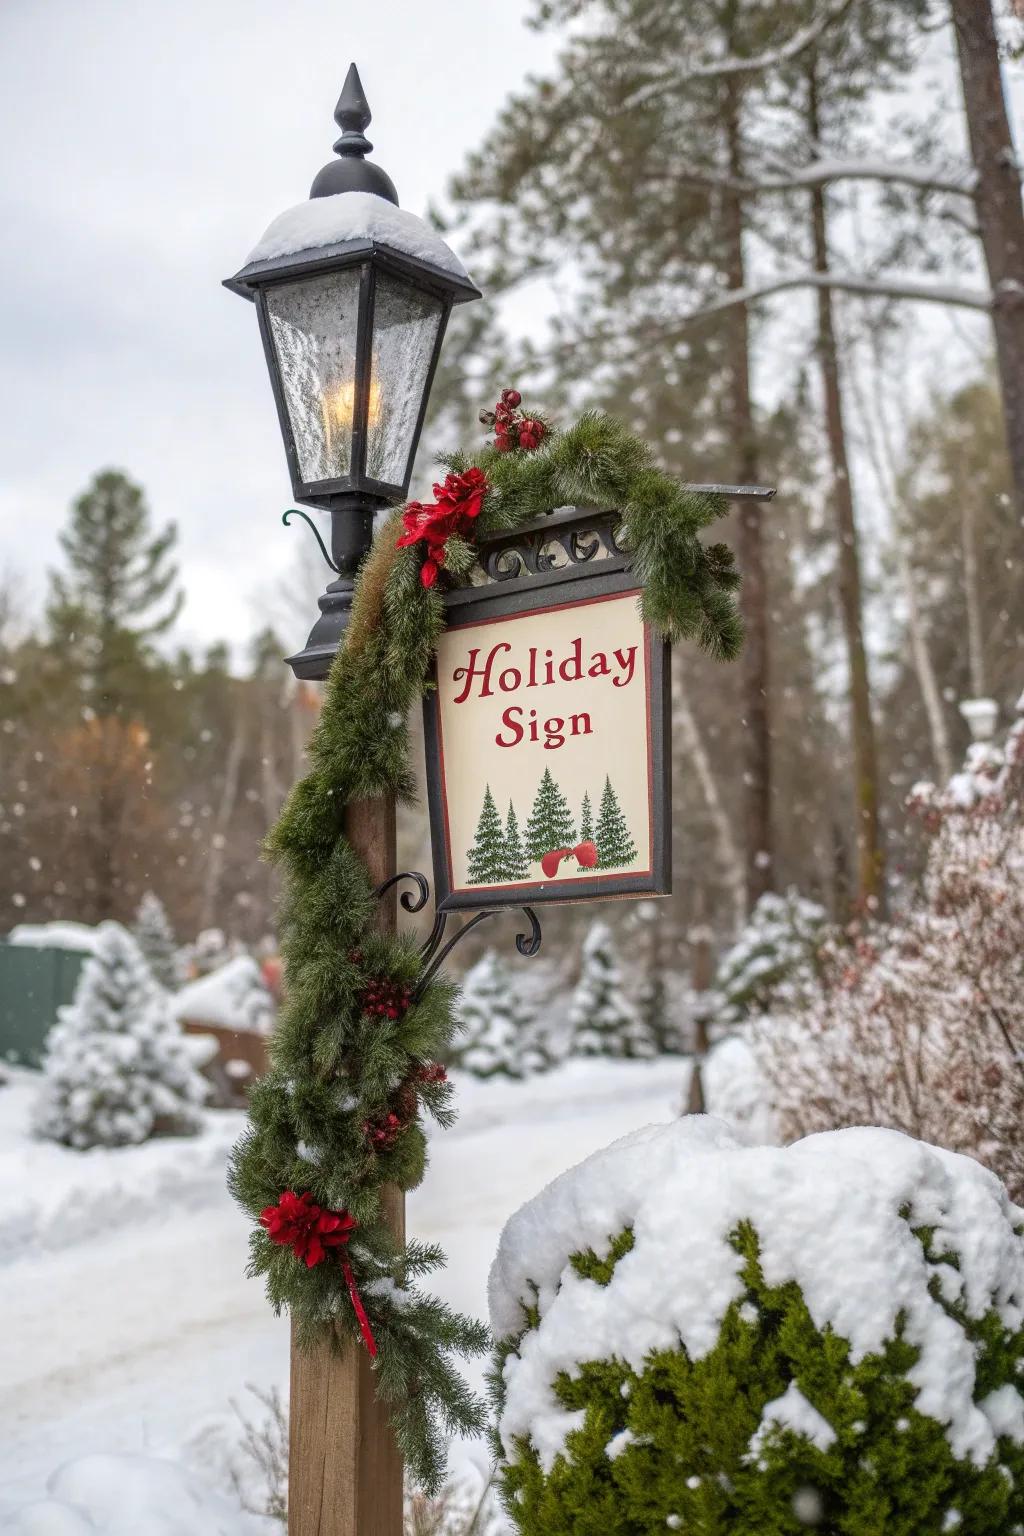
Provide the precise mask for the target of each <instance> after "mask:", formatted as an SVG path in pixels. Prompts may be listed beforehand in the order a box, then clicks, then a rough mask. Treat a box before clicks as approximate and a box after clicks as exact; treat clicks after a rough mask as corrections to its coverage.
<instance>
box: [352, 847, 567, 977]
mask: <svg viewBox="0 0 1024 1536" xmlns="http://www.w3.org/2000/svg"><path fill="white" fill-rule="evenodd" d="M403 880H411V881H412V882H413V884H414V885H415V887H416V889H415V892H413V891H403V893H402V895H401V896H400V897H399V903H400V905H401V907H402V909H403V911H405V912H422V910H423V908H424V907H425V906H426V904H427V902H428V901H429V900H430V883H429V881H428V880H427V877H426V875H421V874H420V872H419V871H418V870H405V871H403V872H402V874H400V875H392V876H391V878H390V879H389V880H385V881H384V883H383V884H382V885H379V886H378V887H377V889H376V890H375V891H374V895H375V896H377V897H380V896H384V895H386V894H387V892H388V891H390V890H391V889H392V887H393V886H396V885H398V884H399V883H400V882H401V881H403ZM509 910H513V911H514V910H518V911H521V912H522V913H523V915H524V917H525V918H526V920H527V922H528V923H529V925H530V926H529V929H528V931H526V932H521V933H517V934H516V949H517V950H518V951H519V953H520V954H521V955H523V956H525V957H526V958H527V959H532V958H533V956H534V955H536V954H538V953H539V951H540V946H541V942H542V937H543V936H542V934H541V927H540V922H539V920H538V918H537V914H536V912H535V911H534V910H533V908H532V907H521V908H518V909H517V908H512V909H509V908H507V907H487V908H485V910H484V911H482V912H475V913H474V914H473V916H472V917H471V918H470V919H469V921H468V922H467V923H463V925H462V927H461V928H460V929H459V930H458V932H457V933H455V934H453V935H452V937H451V938H450V939H449V940H448V942H447V943H446V944H444V945H442V942H441V941H442V939H443V938H444V933H445V928H446V927H447V924H448V916H449V914H448V913H447V912H438V914H437V916H436V917H435V918H434V925H433V927H432V928H431V930H430V933H429V934H428V935H427V938H426V939H425V941H424V943H423V944H422V945H421V946H420V962H421V964H422V967H423V969H422V970H421V972H420V978H419V981H418V982H417V983H416V987H415V988H414V990H413V1001H414V1002H418V1001H419V999H420V998H421V997H422V996H423V993H424V991H425V990H426V988H427V987H428V986H429V985H430V983H431V982H432V981H433V979H434V977H435V976H436V975H437V973H438V971H439V970H440V969H441V967H442V965H443V964H444V962H445V961H446V960H447V958H448V956H449V955H450V954H451V952H452V950H453V949H454V948H455V946H456V944H458V942H459V940H460V939H462V938H464V937H465V936H466V934H467V933H469V932H471V930H472V929H474V928H476V927H478V926H479V924H480V923H483V922H486V920H487V919H488V918H489V917H497V916H498V915H499V913H501V912H505V911H509Z"/></svg>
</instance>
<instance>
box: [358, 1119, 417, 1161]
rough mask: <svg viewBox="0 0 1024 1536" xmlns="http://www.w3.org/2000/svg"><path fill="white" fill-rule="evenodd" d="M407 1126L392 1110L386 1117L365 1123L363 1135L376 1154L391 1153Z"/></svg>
mask: <svg viewBox="0 0 1024 1536" xmlns="http://www.w3.org/2000/svg"><path fill="white" fill-rule="evenodd" d="M407 1124H408V1122H407V1121H405V1120H403V1119H402V1118H401V1116H400V1115H396V1114H395V1113H394V1111H393V1110H392V1111H389V1113H388V1114H386V1115H378V1116H377V1118H376V1119H375V1120H366V1121H364V1122H363V1134H364V1136H365V1137H366V1139H367V1141H368V1142H369V1143H370V1146H371V1147H372V1148H373V1150H374V1151H375V1152H390V1150H391V1148H392V1147H393V1146H394V1144H395V1142H396V1141H397V1140H398V1138H399V1136H401V1134H402V1132H403V1131H404V1130H405V1128H406V1125H407Z"/></svg>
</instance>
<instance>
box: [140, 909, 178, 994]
mask: <svg viewBox="0 0 1024 1536" xmlns="http://www.w3.org/2000/svg"><path fill="white" fill-rule="evenodd" d="M132 932H133V933H134V935H135V938H136V941H137V942H138V946H139V948H140V949H141V950H142V953H143V955H144V957H145V960H146V964H147V965H148V966H149V968H150V970H151V971H152V972H153V975H154V976H155V978H156V980H157V981H158V982H159V983H160V985H161V986H162V987H166V988H167V989H168V990H170V989H171V988H173V987H176V986H177V985H178V983H179V982H180V981H181V979H182V978H181V969H180V965H179V961H178V941H177V939H176V938H175V937H174V929H173V928H172V927H171V924H170V919H169V918H168V916H167V911H166V908H165V907H164V904H163V902H162V901H161V900H160V898H159V896H157V895H156V894H155V893H154V892H153V891H146V893H145V895H144V896H143V898H142V900H141V901H140V902H139V909H138V911H137V912H136V914H135V922H134V923H133V924H132Z"/></svg>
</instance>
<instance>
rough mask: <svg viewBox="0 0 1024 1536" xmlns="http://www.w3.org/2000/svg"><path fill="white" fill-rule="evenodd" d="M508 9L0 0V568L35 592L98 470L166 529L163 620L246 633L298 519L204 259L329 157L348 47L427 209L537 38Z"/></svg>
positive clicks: (264, 399) (379, 150)
mask: <svg viewBox="0 0 1024 1536" xmlns="http://www.w3.org/2000/svg"><path fill="white" fill-rule="evenodd" d="M528 8H529V7H528V3H527V0H504V3H503V4H501V5H500V6H499V5H491V4H487V5H482V4H481V3H480V0H440V3H439V4H434V5H432V6H429V7H428V6H426V5H424V4H422V3H418V0H359V3H358V4H355V3H352V0H244V4H239V3H237V0H173V3H171V4H168V3H167V0H159V3H157V0H0V139H2V143H3V149H2V151H0V221H2V227H3V229H4V232H5V238H4V240H3V243H2V248H0V294H2V296H3V297H2V305H3V327H2V345H0V402H2V409H0V445H2V448H0V451H2V473H0V569H3V568H8V569H13V570H14V571H15V572H17V573H18V575H19V577H22V578H24V584H25V588H26V590H27V592H28V593H29V594H30V597H31V598H32V600H33V601H34V602H35V603H36V604H41V601H42V597H43V594H44V591H45V580H44V572H45V569H46V567H47V566H48V565H51V564H52V563H53V562H54V560H55V559H56V558H57V554H58V550H57V544H56V535H57V530H58V529H59V527H60V525H61V523H62V521H63V519H64V517H65V514H66V510H67V506H68V503H69V502H70V500H71V499H72V497H73V496H74V495H75V494H76V493H77V492H78V491H79V490H80V489H82V488H83V487H84V485H85V484H86V483H87V481H88V480H89V478H90V476H91V474H92V473H93V471H94V470H96V469H97V468H100V467H102V466H106V465H115V466H119V467H121V468H123V469H125V470H126V471H128V473H130V474H131V475H132V476H133V477H134V478H136V479H138V480H139V481H141V483H142V484H143V485H144V486H145V488H146V491H147V493H148V495H149V499H150V503H151V506H152V509H153V513H154V516H155V518H156V519H157V520H158V522H160V523H163V522H165V521H167V520H168V519H170V518H173V519H174V520H176V521H177V523H178V525H179V528H180V534H181V566H182V572H183V576H184V580H185V585H186V589H187V594H188V602H187V606H186V609H185V612H184V616H183V619H182V623H181V626H180V631H179V633H180V635H181V638H182V639H184V640H186V641H188V642H190V643H193V644H198V643H202V642H205V641H208V640H214V639H217V638H220V637H229V636H232V635H234V636H238V635H240V634H247V633H249V632H251V631H252V630H253V628H254V627H255V625H256V623H257V621H258V617H259V615H258V613H257V612H256V605H255V601H254V599H255V595H256V594H257V593H258V592H260V590H261V589H262V590H265V589H266V587H267V586H268V584H269V583H271V582H272V581H273V580H274V578H275V576H276V575H277V574H278V573H283V572H285V571H287V570H288V569H289V568H290V566H291V563H292V559H293V556H294V549H295V543H294V541H295V540H297V539H299V538H300V537H303V536H304V530H301V529H300V530H296V529H294V528H293V529H292V530H285V529H283V528H282V527H281V526H280V521H279V519H280V514H281V512H282V510H283V509H284V508H285V507H286V506H288V505H290V504H291V499H290V487H289V482H288V478H287V474H286V468H285V461H284V451H283V448H282V446H281V441H280V437H279V434H278V428H277V422H276V418H275V415H274V411H273V405H272V401H271V395H270V387H269V384H268V381H267V376H266V370H265V366H264V363H263V357H262V351H261V348H260V345H259V340H258V336H257V327H256V320H255V315H254V313H253V311H252V308H251V306H250V305H248V304H246V303H244V302H243V301H241V300H240V299H238V298H236V297H235V296H234V295H232V294H230V293H228V292H227V290H226V289H223V288H221V286H220V280H221V278H223V277H226V276H228V275H230V274H231V273H232V272H234V271H236V270H237V269H238V267H239V266H240V265H241V264H242V261H243V260H244V258H245V256H246V254H247V253H248V251H249V249H250V248H251V246H252V245H253V244H255V242H256V240H257V239H258V237H259V236H260V234H261V233H262V232H263V229H264V228H265V226H266V225H267V224H268V223H269V222H270V220H271V218H272V217H273V216H274V215H275V214H277V213H279V212H280V211H281V210H283V209H284V208H287V207H290V206H291V205H292V204H294V203H297V202H300V201H302V200H303V199H305V198H306V196H307V195H308V192H309V184H310V182H311V181H312V179H313V176H314V175H315V173H316V171H317V170H318V169H319V168H320V166H321V165H323V164H324V163H325V162H326V161H327V160H329V159H330V158H331V144H332V142H333V139H334V137H335V136H336V132H337V130H336V129H335V127H334V124H333V122H332V113H333V110H334V105H335V102H336V100H337V97H338V92H339V90H340V88H341V84H342V81H343V80H344V77H345V72H346V70H347V68H348V65H349V62H350V60H352V59H355V60H356V62H357V63H358V65H359V69H360V72H361V75H362V79H363V84H364V87H365V89H366V93H367V96H368V98H369V101H370V105H371V107H372V108H373V114H374V120H373V124H372V126H371V128H370V130H369V137H370V138H371V139H372V140H373V142H374V145H375V152H374V157H373V158H374V159H375V160H377V161H378V163H379V164H381V165H382V166H383V167H384V169H385V170H387V171H388V173H389V174H390V175H391V177H392V179H393V180H394V181H395V183H396V185H397V187H398V193H399V198H400V200H401V203H402V206H403V207H406V208H410V209H412V210H413V211H414V212H416V213H423V212H424V211H425V208H426V205H427V203H428V201H429V200H430V199H431V198H435V197H437V196H439V195H440V194H441V193H442V192H443V190H444V186H445V183H446V179H447V177H448V176H449V174H450V173H451V172H452V171H454V170H455V169H457V168H458V167H459V165H460V163H461V161H462V159H463V156H464V153H465V151H466V149H467V148H468V147H469V146H470V145H472V144H473V143H475V142H476V141H478V140H479V139H480V138H481V137H482V136H483V134H484V133H485V132H486V130H487V128H488V126H489V124H490V123H491V122H492V120H493V117H494V114H495V112H496V110H497V108H498V107H499V105H500V103H501V101H502V100H503V98H504V96H505V95H506V94H507V92H508V91H509V90H510V89H512V88H514V87H515V86H516V85H517V84H518V83H519V82H520V81H521V80H522V79H523V78H524V77H525V75H526V74H527V73H528V72H529V71H531V70H537V69H540V68H542V67H543V66H544V65H545V63H546V62H547V60H548V59H549V58H550V55H551V48H552V44H551V42H550V40H549V39H547V38H540V37H538V36H537V35H536V34H535V33H532V32H530V31H529V30H528V29H527V28H526V27H525V26H524V25H523V18H524V16H525V15H526V13H527V11H528ZM305 536H306V537H308V534H305ZM287 638H289V639H291V640H294V641H295V642H296V643H298V642H300V641H301V640H302V639H304V636H298V635H296V636H290V637H287Z"/></svg>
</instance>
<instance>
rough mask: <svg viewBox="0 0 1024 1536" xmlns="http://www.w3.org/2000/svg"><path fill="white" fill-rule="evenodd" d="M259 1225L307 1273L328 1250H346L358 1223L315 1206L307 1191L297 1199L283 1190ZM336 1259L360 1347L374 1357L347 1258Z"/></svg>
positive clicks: (370, 1333)
mask: <svg viewBox="0 0 1024 1536" xmlns="http://www.w3.org/2000/svg"><path fill="white" fill-rule="evenodd" d="M260 1225H261V1226H262V1227H264V1228H265V1229H266V1232H267V1235H268V1236H269V1238H270V1241H271V1242H272V1243H281V1244H285V1245H287V1246H288V1247H289V1248H290V1249H291V1250H292V1252H293V1253H294V1255H295V1257H296V1258H297V1259H298V1260H299V1261H300V1262H302V1263H304V1264H305V1265H306V1268H307V1269H313V1268H314V1267H315V1266H316V1265H317V1264H322V1263H323V1261H324V1260H325V1259H326V1258H327V1257H328V1253H329V1250H330V1249H331V1248H347V1247H348V1240H349V1238H350V1237H351V1236H352V1233H353V1232H354V1231H355V1230H356V1228H357V1227H358V1225H359V1223H358V1222H357V1221H356V1219H355V1217H354V1216H352V1215H350V1214H349V1212H348V1211H325V1210H324V1209H323V1207H322V1206H319V1205H317V1204H316V1202H315V1201H314V1199H313V1196H312V1195H311V1194H310V1192H309V1190H308V1189H307V1190H306V1191H305V1193H303V1194H301V1195H297V1194H296V1193H295V1191H294V1190H293V1189H286V1190H285V1191H284V1193H283V1194H282V1196H281V1199H280V1200H279V1202H278V1204H277V1205H268V1206H267V1208H266V1209H265V1210H264V1211H263V1213H262V1215H261V1216H260ZM338 1257H339V1259H340V1260H341V1272H342V1274H343V1275H344V1276H345V1284H346V1285H347V1286H348V1294H349V1296H350V1297H351V1300H352V1306H353V1309H354V1311H355V1314H356V1318H357V1320H358V1323H359V1331H360V1333H361V1334H362V1336H363V1343H364V1344H365V1345H366V1348H367V1351H368V1352H369V1354H370V1355H371V1356H375V1355H376V1353H377V1343H376V1340H375V1339H374V1337H373V1330H372V1329H371V1327H370V1319H369V1318H368V1317H367V1315H366V1308H365V1307H364V1306H363V1302H362V1298H361V1297H360V1295H359V1292H358V1290H357V1289H356V1277H355V1275H354V1274H353V1273H352V1265H351V1264H350V1263H349V1260H348V1257H347V1255H346V1254H344V1253H339V1255H338Z"/></svg>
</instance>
